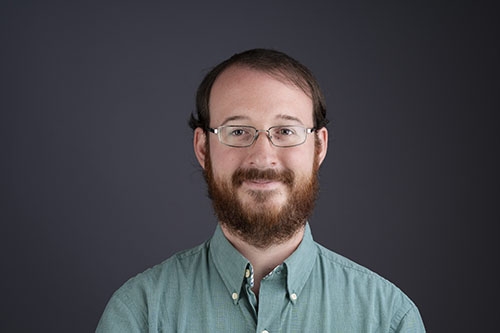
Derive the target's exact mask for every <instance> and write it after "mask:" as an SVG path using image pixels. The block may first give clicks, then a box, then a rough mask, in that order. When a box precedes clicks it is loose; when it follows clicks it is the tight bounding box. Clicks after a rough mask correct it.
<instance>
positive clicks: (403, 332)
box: [394, 306, 425, 333]
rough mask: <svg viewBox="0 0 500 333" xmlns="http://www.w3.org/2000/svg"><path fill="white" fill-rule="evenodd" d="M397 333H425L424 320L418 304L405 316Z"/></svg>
mask: <svg viewBox="0 0 500 333" xmlns="http://www.w3.org/2000/svg"><path fill="white" fill-rule="evenodd" d="M394 332H395V333H425V327H424V322H423V321H422V317H421V316H420V313H419V312H418V309H417V307H416V306H413V307H412V308H410V310H409V311H408V312H407V313H406V314H405V315H404V316H403V318H402V319H401V321H400V323H399V325H398V327H397V329H396V330H395V331H394Z"/></svg>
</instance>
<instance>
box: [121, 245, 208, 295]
mask: <svg viewBox="0 0 500 333" xmlns="http://www.w3.org/2000/svg"><path fill="white" fill-rule="evenodd" d="M208 246H209V242H208V241H207V242H205V243H203V244H201V245H199V246H196V247H194V248H191V249H188V250H184V251H180V252H177V253H176V254H174V255H173V256H171V257H170V258H168V259H167V260H165V261H163V262H162V263H160V264H158V265H155V266H153V267H151V268H148V269H147V270H145V271H144V272H142V273H139V274H137V275H136V276H134V277H132V278H131V279H129V280H128V281H127V282H126V283H125V284H124V285H123V286H122V287H121V288H120V289H119V290H118V291H120V290H121V292H129V291H130V290H132V289H143V290H145V291H146V290H148V289H153V290H155V291H157V290H158V287H159V286H161V285H165V282H168V284H170V285H171V284H172V283H174V282H175V281H176V280H178V279H179V278H180V279H182V278H183V277H185V276H186V275H189V274H190V273H192V271H193V270H196V269H199V268H200V262H203V261H205V260H206V257H207V255H208V251H207V249H208Z"/></svg>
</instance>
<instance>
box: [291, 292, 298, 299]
mask: <svg viewBox="0 0 500 333" xmlns="http://www.w3.org/2000/svg"><path fill="white" fill-rule="evenodd" d="M290 298H291V299H292V301H296V300H297V294H296V293H293V294H291V295H290Z"/></svg>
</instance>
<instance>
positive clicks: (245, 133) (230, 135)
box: [219, 126, 256, 147]
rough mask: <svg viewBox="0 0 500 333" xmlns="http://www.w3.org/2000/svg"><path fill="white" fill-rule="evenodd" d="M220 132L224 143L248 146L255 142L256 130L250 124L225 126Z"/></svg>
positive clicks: (234, 145)
mask: <svg viewBox="0 0 500 333" xmlns="http://www.w3.org/2000/svg"><path fill="white" fill-rule="evenodd" d="M219 133H220V134H219V138H220V140H221V142H222V143H224V144H226V145H228V146H233V147H246V146H250V145H251V144H252V143H253V140H254V137H255V133H256V130H255V128H253V127H248V126H223V127H221V128H220V132H219Z"/></svg>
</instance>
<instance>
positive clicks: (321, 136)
mask: <svg viewBox="0 0 500 333" xmlns="http://www.w3.org/2000/svg"><path fill="white" fill-rule="evenodd" d="M316 135H317V137H318V140H319V142H320V144H321V146H320V148H319V151H318V156H317V158H318V166H319V165H321V163H323V160H324V159H325V157H326V152H327V151H328V130H327V129H326V127H322V128H320V129H319V130H318V131H317V133H316Z"/></svg>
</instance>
